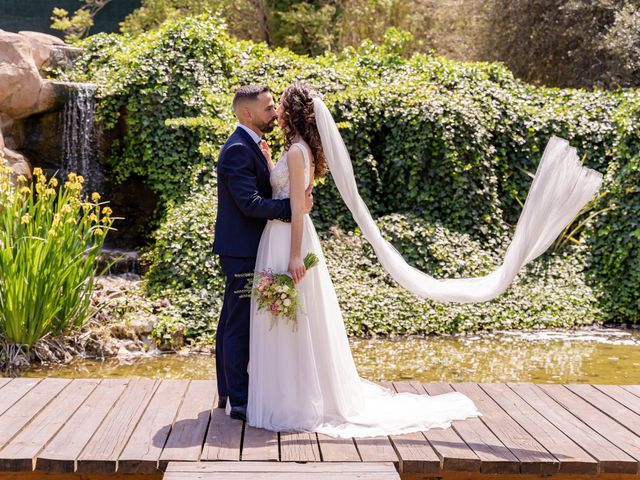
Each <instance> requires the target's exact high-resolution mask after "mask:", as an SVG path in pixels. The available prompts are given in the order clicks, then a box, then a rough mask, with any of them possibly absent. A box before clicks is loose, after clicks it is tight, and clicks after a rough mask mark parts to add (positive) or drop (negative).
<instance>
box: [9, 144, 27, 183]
mask: <svg viewBox="0 0 640 480" xmlns="http://www.w3.org/2000/svg"><path fill="white" fill-rule="evenodd" d="M4 158H5V159H6V160H7V161H8V163H9V167H11V169H12V170H13V174H14V176H15V177H17V176H18V175H24V176H25V177H27V179H29V180H30V179H31V165H30V164H29V161H28V160H27V159H26V158H25V157H24V155H22V154H20V153H18V152H14V151H13V150H11V149H9V148H5V149H4ZM13 180H14V181H15V178H14V179H13Z"/></svg>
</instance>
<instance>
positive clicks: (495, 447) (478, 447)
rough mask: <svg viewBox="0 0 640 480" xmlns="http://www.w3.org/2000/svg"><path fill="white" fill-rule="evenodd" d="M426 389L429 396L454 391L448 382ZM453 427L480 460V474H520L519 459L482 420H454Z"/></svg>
mask: <svg viewBox="0 0 640 480" xmlns="http://www.w3.org/2000/svg"><path fill="white" fill-rule="evenodd" d="M425 389H426V390H427V392H428V393H429V395H440V394H442V393H447V392H452V391H454V390H453V388H452V387H451V385H449V384H448V383H446V382H432V383H428V384H425ZM479 408H480V407H479ZM481 411H482V409H481ZM451 426H452V428H453V429H454V430H455V431H456V433H457V434H458V435H459V436H460V438H462V439H463V440H464V441H465V442H466V444H467V445H469V447H470V448H471V449H472V450H473V451H474V452H475V454H476V455H477V456H478V458H479V459H480V473H489V474H493V473H496V474H497V473H500V474H514V473H519V472H520V462H519V461H518V459H517V458H516V457H515V456H514V455H513V453H511V451H510V450H509V449H508V448H507V447H505V446H504V445H503V443H502V442H501V441H500V440H499V439H498V437H496V436H495V435H494V434H493V432H492V431H491V430H489V428H488V427H487V426H486V425H485V424H484V423H483V422H482V420H480V418H478V417H473V418H468V419H466V420H454V421H453V422H452V424H451Z"/></svg>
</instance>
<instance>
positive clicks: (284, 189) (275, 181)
mask: <svg viewBox="0 0 640 480" xmlns="http://www.w3.org/2000/svg"><path fill="white" fill-rule="evenodd" d="M294 146H296V147H297V148H300V149H301V150H302V156H303V157H304V184H305V186H306V187H309V182H310V180H311V161H310V160H309V151H308V150H307V148H308V147H307V146H306V144H305V143H303V142H296V143H293V144H291V146H290V147H289V150H287V151H286V152H283V153H282V155H281V156H280V159H279V160H278V163H276V166H275V167H274V168H273V170H271V177H270V180H271V190H272V198H275V199H283V198H289V196H290V192H291V188H290V183H289V166H288V165H287V153H288V152H289V151H290V150H291V149H292V148H293V147H294Z"/></svg>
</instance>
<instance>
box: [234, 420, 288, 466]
mask: <svg viewBox="0 0 640 480" xmlns="http://www.w3.org/2000/svg"><path fill="white" fill-rule="evenodd" d="M240 459H241V460H242V461H251V462H256V461H268V462H277V461H278V460H280V453H279V446H278V433H277V432H272V431H271V430H265V429H264V428H254V427H252V426H250V425H249V424H247V423H245V425H244V436H243V440H242V453H241V455H240Z"/></svg>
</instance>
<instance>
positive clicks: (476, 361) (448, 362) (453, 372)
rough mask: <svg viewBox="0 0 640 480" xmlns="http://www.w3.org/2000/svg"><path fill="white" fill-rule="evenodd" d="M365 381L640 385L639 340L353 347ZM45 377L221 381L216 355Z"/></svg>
mask: <svg viewBox="0 0 640 480" xmlns="http://www.w3.org/2000/svg"><path fill="white" fill-rule="evenodd" d="M351 348H352V350H353V355H354V358H355V361H356V364H357V365H358V371H359V372H360V375H361V376H363V377H365V378H367V379H370V380H419V381H424V382H430V381H448V382H516V381H518V382H535V383H600V384H621V385H622V384H640V368H638V367H639V366H640V332H638V331H637V330H620V329H610V328H606V329H602V328H591V329H588V330H578V331H566V330H565V331H558V330H554V331H550V330H545V331H534V332H518V331H514V332H500V333H482V334H476V335H466V336H465V335H444V336H437V337H430V338H401V339H396V340H389V339H357V338H352V339H351ZM25 376H33V377H42V376H58V377H69V378H79V377H137V376H140V377H150V378H194V379H196V378H197V379H207V378H214V377H215V358H214V356H213V355H176V354H163V355H158V356H154V357H139V358H136V357H132V358H128V359H108V360H105V361H99V360H79V361H75V362H73V363H72V364H71V365H67V366H65V367H62V368H52V367H44V368H39V369H34V370H32V371H30V372H29V373H28V374H26V375H25Z"/></svg>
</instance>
